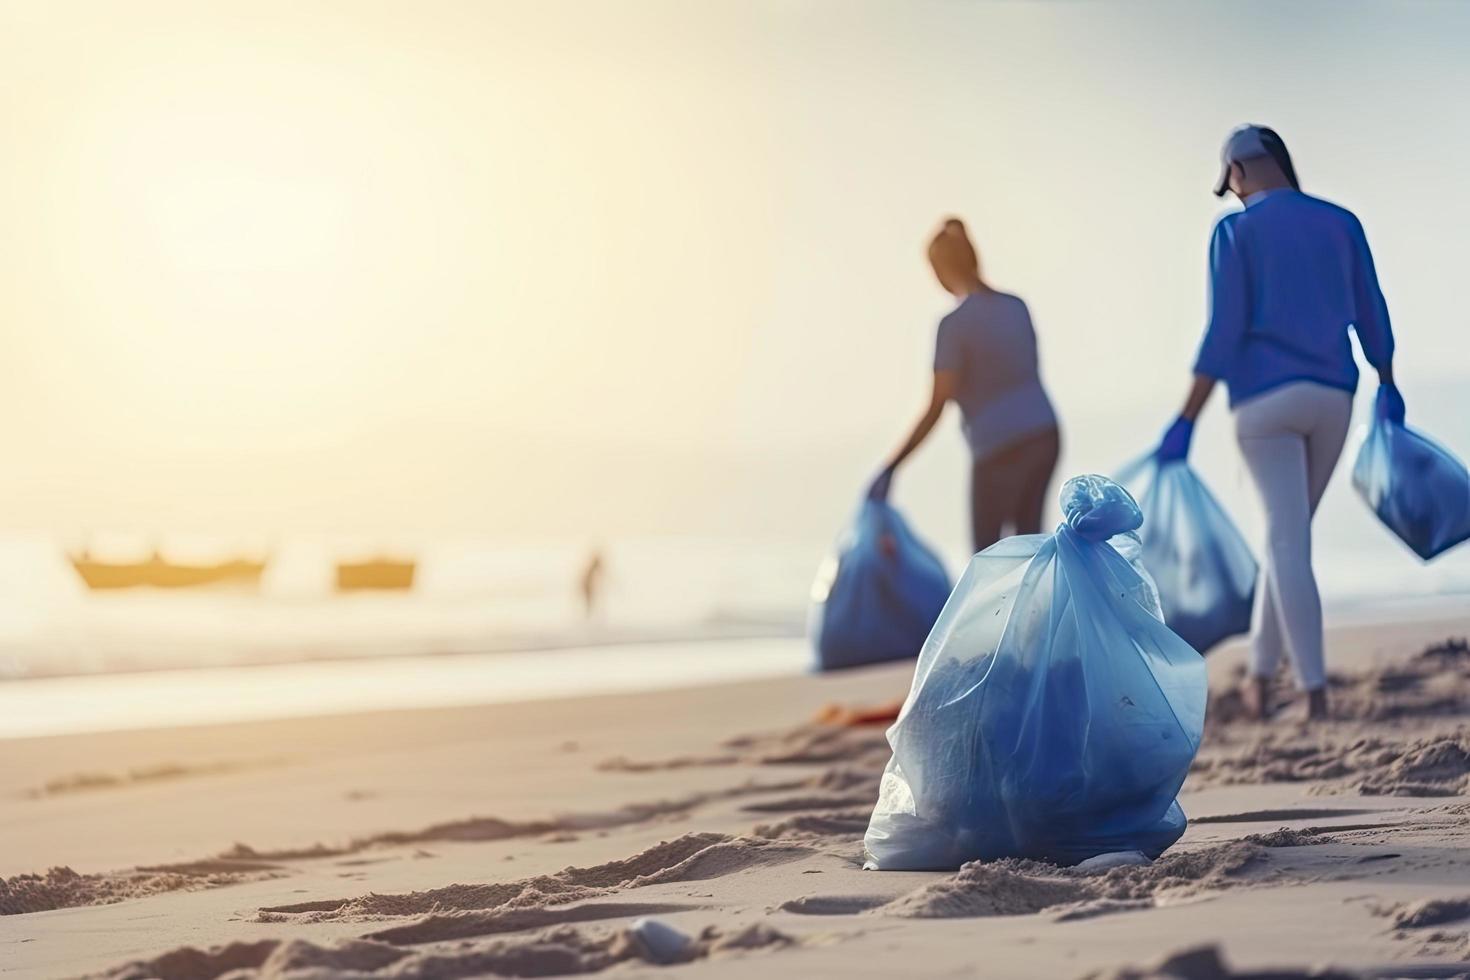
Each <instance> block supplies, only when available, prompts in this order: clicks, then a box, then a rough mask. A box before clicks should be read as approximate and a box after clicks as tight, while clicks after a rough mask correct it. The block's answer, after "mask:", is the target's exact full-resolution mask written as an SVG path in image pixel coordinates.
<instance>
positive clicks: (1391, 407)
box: [1373, 385, 1404, 425]
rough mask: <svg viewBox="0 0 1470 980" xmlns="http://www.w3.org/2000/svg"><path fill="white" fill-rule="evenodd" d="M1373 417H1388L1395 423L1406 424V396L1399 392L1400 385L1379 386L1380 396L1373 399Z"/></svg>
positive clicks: (1388, 419) (1387, 418)
mask: <svg viewBox="0 0 1470 980" xmlns="http://www.w3.org/2000/svg"><path fill="white" fill-rule="evenodd" d="M1373 417H1374V418H1377V419H1386V420H1387V421H1389V422H1392V423H1394V424H1395V425H1403V424H1404V396H1403V395H1401V394H1399V389H1398V385H1379V386H1378V397H1377V398H1375V399H1373Z"/></svg>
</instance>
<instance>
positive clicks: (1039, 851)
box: [863, 476, 1205, 871]
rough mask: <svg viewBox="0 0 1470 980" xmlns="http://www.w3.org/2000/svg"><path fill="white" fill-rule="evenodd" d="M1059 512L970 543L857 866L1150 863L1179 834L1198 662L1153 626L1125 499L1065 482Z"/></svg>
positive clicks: (901, 726)
mask: <svg viewBox="0 0 1470 980" xmlns="http://www.w3.org/2000/svg"><path fill="white" fill-rule="evenodd" d="M1062 511H1063V513H1064V514H1065V515H1066V521H1065V522H1064V523H1063V524H1061V525H1060V526H1059V527H1058V528H1057V530H1056V533H1055V534H1050V535H1042V534H1033V535H1025V536H1020V537H1013V538H1007V539H1005V540H1004V541H1001V542H999V543H998V544H995V545H993V546H992V547H990V548H987V549H986V550H985V551H982V552H981V553H980V554H978V555H976V556H975V557H974V558H973V559H972V560H971V561H970V565H969V567H968V568H967V569H966V570H965V574H964V575H963V576H962V577H961V579H960V581H959V584H958V585H956V586H955V590H954V593H953V595H952V596H951V597H950V601H949V602H948V603H947V604H946V605H945V607H944V612H943V613H942V614H941V615H940V617H939V621H938V622H937V623H935V625H934V631H933V632H932V633H930V634H929V639H928V641H927V642H926V643H925V644H924V650H923V653H921V654H920V656H919V663H918V665H917V667H916V669H915V671H914V683H913V687H912V689H911V690H910V691H909V696H908V700H907V701H905V702H904V706H903V711H902V712H901V713H900V714H899V717H898V721H896V722H895V723H894V724H893V727H892V728H890V729H889V730H888V741H889V744H891V745H892V747H893V758H892V759H891V760H889V763H888V768H887V769H886V770H884V773H883V781H882V783H881V785H880V789H879V793H878V804H877V806H876V808H875V809H874V811H873V816H872V819H871V821H870V822H869V824H868V832H867V836H866V837H865V838H864V841H863V845H864V849H865V851H866V857H867V866H868V867H870V868H877V869H881V870H885V871H887V870H939V869H946V868H955V867H958V866H959V865H961V864H963V863H964V862H966V861H974V860H994V859H997V858H1006V857H1024V858H1035V859H1040V860H1046V861H1052V862H1055V863H1058V864H1075V863H1077V862H1079V861H1083V860H1086V859H1087V858H1090V857H1094V856H1096V855H1098V854H1104V853H1108V852H1111V851H1128V850H1138V851H1142V852H1144V853H1145V854H1147V855H1149V856H1150V857H1156V856H1157V855H1159V854H1160V853H1162V852H1163V851H1164V849H1165V848H1167V847H1169V845H1171V844H1173V843H1174V842H1175V841H1177V840H1178V839H1179V837H1180V835H1181V834H1183V833H1184V827H1185V822H1186V821H1185V818H1184V811H1183V810H1181V809H1180V808H1179V803H1178V802H1177V800H1176V799H1175V797H1176V796H1177V795H1178V793H1179V787H1180V786H1181V785H1183V783H1184V777H1185V774H1186V773H1187V772H1188V771H1189V765H1190V763H1191V762H1192V761H1193V759H1194V754H1195V751H1196V750H1197V749H1198V748H1199V741H1200V736H1201V734H1202V732H1203V729H1204V718H1205V666H1204V659H1203V658H1202V657H1201V656H1200V655H1199V654H1198V653H1196V652H1195V651H1194V649H1193V648H1192V647H1190V645H1189V644H1188V643H1186V642H1184V640H1182V639H1180V637H1179V636H1178V635H1177V634H1175V633H1174V631H1172V630H1171V629H1169V628H1168V627H1167V626H1165V625H1164V622H1163V613H1162V610H1161V609H1160V608H1159V600H1158V594H1157V592H1156V591H1155V589H1154V585H1153V582H1152V581H1151V580H1150V579H1149V576H1148V573H1147V572H1145V571H1144V570H1143V568H1142V566H1141V564H1140V557H1139V556H1140V552H1141V545H1140V544H1139V541H1138V538H1137V536H1136V535H1133V534H1131V533H1129V532H1131V531H1133V530H1135V529H1136V528H1137V527H1138V526H1139V523H1140V522H1141V521H1142V514H1141V512H1140V511H1139V508H1138V505H1137V504H1136V503H1135V502H1134V501H1133V498H1132V497H1130V496H1129V495H1128V492H1127V491H1126V490H1124V489H1123V488H1122V487H1120V486H1118V485H1117V484H1116V483H1113V482H1112V481H1110V480H1108V479H1106V478H1104V477H1100V476H1081V477H1077V478H1075V479H1072V480H1069V481H1067V484H1066V485H1065V486H1064V487H1063V488H1062Z"/></svg>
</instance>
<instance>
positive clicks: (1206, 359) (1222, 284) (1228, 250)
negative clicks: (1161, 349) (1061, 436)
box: [1157, 217, 1250, 463]
mask: <svg viewBox="0 0 1470 980" xmlns="http://www.w3.org/2000/svg"><path fill="white" fill-rule="evenodd" d="M1247 275H1248V273H1247V270H1246V265H1245V262H1244V260H1243V258H1242V256H1241V254H1240V243H1239V242H1238V241H1237V240H1236V235H1235V224H1234V222H1233V221H1232V220H1231V219H1230V218H1229V217H1227V218H1225V219H1223V220H1221V221H1220V223H1219V224H1217V225H1216V226H1215V233H1214V235H1213V236H1211V238H1210V325H1209V326H1208V327H1207V328H1206V329H1205V339H1204V340H1203V341H1202V342H1201V343H1200V348H1199V356H1198V357H1197V358H1195V362H1194V383H1193V384H1191V385H1190V388H1189V394H1188V396H1187V397H1186V398H1185V399H1184V407H1183V408H1182V409H1180V411H1179V417H1178V418H1176V419H1175V420H1174V424H1173V425H1171V426H1169V429H1168V431H1166V432H1165V433H1164V438H1163V440H1162V441H1160V443H1159V449H1158V453H1157V456H1158V458H1159V461H1160V462H1165V463H1167V462H1170V461H1172V460H1179V459H1185V458H1186V457H1188V455H1189V442H1190V439H1191V438H1192V437H1193V435H1194V422H1195V419H1197V418H1199V413H1200V412H1201V411H1202V410H1203V409H1204V407H1205V403H1206V402H1208V401H1209V400H1210V393H1211V392H1212V391H1214V390H1215V384H1216V383H1217V382H1218V381H1219V380H1220V379H1221V378H1224V377H1225V376H1226V375H1227V374H1228V373H1229V370H1230V367H1231V365H1232V364H1233V363H1234V361H1235V357H1236V355H1237V353H1238V352H1239V350H1240V344H1241V341H1242V340H1243V339H1244V338H1245V332H1246V328H1247V326H1249V321H1250V284H1249V282H1248V281H1247Z"/></svg>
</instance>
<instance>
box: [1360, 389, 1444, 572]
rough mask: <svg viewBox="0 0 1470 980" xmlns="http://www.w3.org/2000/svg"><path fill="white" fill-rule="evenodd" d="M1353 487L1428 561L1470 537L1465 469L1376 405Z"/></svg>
mask: <svg viewBox="0 0 1470 980" xmlns="http://www.w3.org/2000/svg"><path fill="white" fill-rule="evenodd" d="M1383 397H1384V395H1383V392H1382V391H1381V390H1380V391H1379V394H1378V398H1379V399H1380V400H1381V399H1383ZM1353 487H1354V488H1356V489H1357V491H1358V496H1360V497H1362V498H1363V500H1364V501H1366V502H1367V504H1368V506H1369V507H1371V508H1373V512H1374V513H1375V514H1377V515H1378V519H1379V520H1380V521H1382V522H1383V523H1384V525H1385V526H1386V527H1387V528H1388V529H1389V530H1390V531H1392V532H1393V533H1394V534H1396V535H1398V537H1399V539H1400V540H1401V541H1403V542H1404V544H1406V545H1408V546H1409V547H1410V548H1411V549H1412V550H1413V552H1414V554H1416V555H1418V556H1419V557H1420V558H1422V559H1424V560H1425V561H1428V560H1429V559H1431V558H1433V557H1435V556H1436V555H1439V554H1441V553H1443V552H1445V551H1447V550H1449V549H1450V548H1453V547H1454V546H1455V545H1457V544H1459V543H1460V542H1461V541H1464V540H1466V539H1467V538H1470V472H1467V471H1466V469H1465V464H1464V463H1462V462H1460V460H1459V459H1458V458H1456V456H1455V454H1454V453H1452V452H1450V451H1449V450H1448V449H1446V448H1444V447H1443V446H1441V445H1439V443H1437V442H1435V441H1434V440H1433V439H1430V438H1429V437H1428V436H1425V435H1423V434H1422V433H1419V432H1416V431H1415V430H1413V429H1410V428H1408V427H1407V426H1405V425H1402V424H1401V423H1398V422H1393V421H1391V420H1389V419H1387V418H1385V417H1384V411H1383V409H1382V408H1381V407H1380V406H1378V405H1375V406H1374V412H1373V421H1372V422H1370V423H1369V424H1368V428H1367V432H1366V435H1365V437H1364V440H1363V446H1362V448H1361V449H1359V450H1358V458H1357V461H1356V462H1355V463H1353Z"/></svg>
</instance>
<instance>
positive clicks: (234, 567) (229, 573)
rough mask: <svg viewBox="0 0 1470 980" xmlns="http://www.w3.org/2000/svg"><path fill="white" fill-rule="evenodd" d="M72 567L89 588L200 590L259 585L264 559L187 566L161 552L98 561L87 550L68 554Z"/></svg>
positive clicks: (263, 569) (232, 560)
mask: <svg viewBox="0 0 1470 980" xmlns="http://www.w3.org/2000/svg"><path fill="white" fill-rule="evenodd" d="M68 557H69V558H70V559H71V564H72V567H73V568H75V569H76V570H77V574H78V575H80V576H81V577H82V581H83V582H85V583H86V585H87V588H89V589H94V590H106V589H135V588H154V589H197V588H203V587H206V586H234V587H247V588H253V587H256V586H259V585H260V577H261V575H262V574H264V572H265V564H266V563H265V562H264V561H253V560H249V559H243V558H235V559H231V560H230V561H225V562H219V563H217V564H212V565H187V564H183V563H181V562H174V561H169V560H167V559H165V558H164V557H163V556H162V555H160V554H159V553H158V552H156V551H155V552H154V553H153V554H152V555H150V556H148V558H147V559H146V560H145V561H135V562H110V561H99V560H98V559H96V558H93V557H91V556H90V555H89V554H87V553H86V552H83V553H82V554H80V555H69V556H68Z"/></svg>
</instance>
